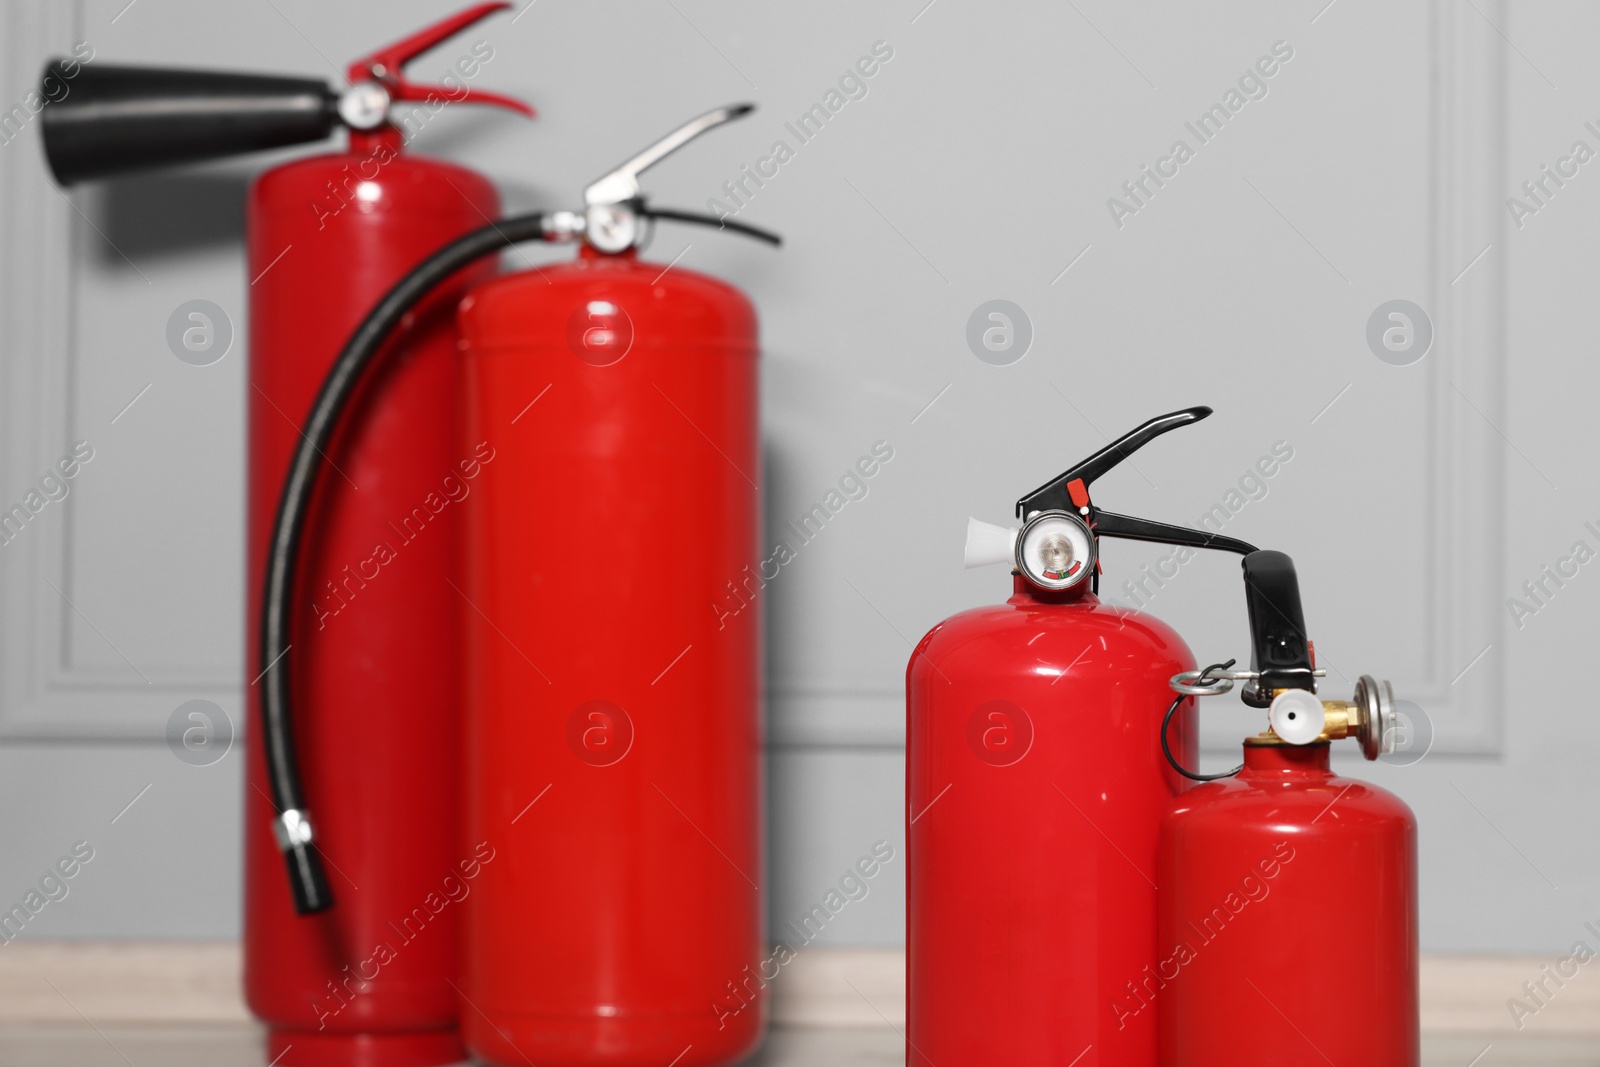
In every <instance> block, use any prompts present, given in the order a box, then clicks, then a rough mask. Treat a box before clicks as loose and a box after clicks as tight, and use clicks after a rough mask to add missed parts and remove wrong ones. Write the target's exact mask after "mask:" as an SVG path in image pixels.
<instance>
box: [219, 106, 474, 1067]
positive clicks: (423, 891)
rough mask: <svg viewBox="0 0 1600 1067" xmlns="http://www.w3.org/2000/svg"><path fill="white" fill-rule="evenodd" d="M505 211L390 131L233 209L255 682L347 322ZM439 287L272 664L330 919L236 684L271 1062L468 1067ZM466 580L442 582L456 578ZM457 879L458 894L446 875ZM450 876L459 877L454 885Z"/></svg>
mask: <svg viewBox="0 0 1600 1067" xmlns="http://www.w3.org/2000/svg"><path fill="white" fill-rule="evenodd" d="M498 213H499V202H498V197H497V196H496V194H495V191H494V189H493V187H492V186H491V185H490V184H489V183H488V181H487V180H485V179H484V178H482V177H480V176H479V175H477V174H475V173H473V172H472V171H469V170H465V169H463V168H461V167H457V166H453V165H450V164H447V163H443V162H439V161H436V160H430V159H425V158H420V157H415V156H409V155H404V154H400V153H399V152H398V139H397V138H396V137H395V136H394V135H393V134H392V133H388V134H376V135H371V136H365V137H361V136H357V137H356V139H355V140H354V141H353V143H352V148H351V150H350V151H348V152H343V153H336V154H333V155H325V156H319V157H316V158H312V159H306V160H301V161H297V162H293V163H289V164H286V165H284V166H281V167H278V168H276V169H274V170H271V171H268V172H267V173H265V174H263V175H262V176H261V177H260V179H258V180H257V181H256V183H255V185H254V187H253V188H252V190H251V192H250V206H249V215H248V226H249V276H250V278H251V279H253V281H252V287H251V291H250V394H249V420H250V424H249V430H250V459H249V465H250V492H249V515H248V530H249V586H248V588H249V620H250V625H249V644H248V654H247V657H246V661H247V664H248V669H247V673H248V677H249V678H257V677H258V676H259V675H260V673H261V671H262V669H263V668H264V667H265V666H266V664H263V663H261V662H259V655H258V647H257V643H258V641H259V630H258V625H257V615H258V613H259V611H260V607H261V604H260V590H261V581H262V571H263V567H264V563H265V554H266V549H267V543H268V539H269V537H270V533H271V529H272V523H273V519H274V517H275V514H276V511H277V507H278V498H279V494H280V492H281V489H282V482H283V476H284V472H285V471H286V469H287V468H288V465H289V460H290V456H291V454H292V452H293V450H294V448H295V446H296V445H297V444H298V443H299V441H300V432H299V429H298V427H299V425H300V422H301V420H302V419H303V418H304V417H305V415H306V413H307V412H308V411H309V409H310V407H311V403H312V399H313V397H314V396H315V395H316V392H317V389H318V387H319V386H320V385H321V383H322V380H323V377H324V376H325V375H326V373H327V371H328V369H329V367H330V366H331V365H332V363H333V361H334V359H335V358H336V356H337V355H338V353H339V351H340V349H341V348H342V347H343V345H344V343H345V341H346V340H347V339H348V338H349V336H350V334H351V332H352V331H353V330H354V329H355V327H356V325H357V324H358V323H359V322H360V321H361V319H362V318H363V317H364V316H365V315H366V313H367V311H368V310H369V309H370V308H371V307H372V305H373V304H374V303H376V302H377V300H378V299H379V298H380V297H381V296H382V295H383V294H384V293H385V292H386V291H388V289H389V288H390V287H391V286H392V285H394V283H395V282H397V281H398V280H399V279H400V278H401V277H402V276H403V275H404V274H405V273H406V272H407V271H409V270H410V269H411V268H412V267H414V266H416V264H417V263H418V262H420V261H421V260H422V259H424V258H425V257H426V256H427V255H428V254H430V253H432V252H434V251H436V250H437V249H438V248H439V247H440V246H441V245H443V244H445V243H446V242H447V241H449V240H450V239H452V238H455V237H458V236H460V235H461V234H463V233H465V232H466V231H468V230H472V229H476V228H478V227H479V226H482V225H483V224H484V219H485V218H494V217H496V216H497V215H498ZM492 269H493V268H492V265H488V264H485V265H484V266H482V267H481V268H478V269H476V270H474V271H472V272H470V277H463V278H458V279H455V280H453V281H452V283H451V284H449V285H447V286H444V287H442V288H441V290H440V291H439V292H438V293H436V294H435V295H434V296H433V297H432V298H431V299H430V301H429V302H428V303H427V304H426V305H424V306H423V307H421V308H419V310H418V312H417V314H416V315H415V316H414V317H413V319H412V322H411V326H410V328H409V329H407V330H404V331H402V332H401V334H400V335H399V336H398V337H397V338H396V340H395V341H393V342H391V344H392V345H394V346H395V348H394V350H392V351H390V352H388V353H386V354H385V355H384V356H382V357H380V358H381V368H380V369H377V370H375V371H374V374H373V376H372V381H371V382H370V383H368V384H367V385H366V386H365V387H364V393H363V395H362V396H361V397H360V398H359V400H358V401H357V402H356V404H355V405H354V407H353V409H352V411H351V412H350V414H349V417H348V419H347V420H346V425H347V426H349V427H350V429H349V430H348V431H347V432H346V433H345V435H344V437H343V438H342V439H340V440H338V441H337V443H336V446H335V447H334V448H333V449H331V450H330V451H329V453H328V461H329V463H328V466H327V467H326V468H325V469H324V471H323V475H322V479H321V482H320V485H319V489H318V498H317V499H316V501H315V502H314V504H313V508H312V512H311V518H310V523H309V525H308V529H307V535H306V540H305V549H304V555H303V557H302V560H301V564H300V568H301V569H300V576H301V581H300V584H299V587H298V592H297V601H296V602H297V604H298V605H299V606H300V611H301V614H300V615H299V616H298V617H297V618H295V619H294V620H293V622H292V627H293V628H292V630H291V635H290V636H291V641H290V647H289V651H288V653H287V655H288V656H291V657H293V662H292V666H293V676H292V683H293V685H294V687H295V688H294V701H295V703H294V712H295V720H294V729H295V733H296V742H297V748H298V751H299V754H300V758H301V767H302V772H303V777H304V785H305V793H306V797H307V804H308V810H309V812H310V814H311V817H312V819H313V821H314V825H315V828H316V845H317V847H318V849H319V850H320V851H321V852H322V853H323V855H324V856H325V857H326V860H327V865H328V877H329V880H330V884H331V887H332V890H333V893H334V899H335V906H334V908H333V909H332V910H331V911H328V912H324V913H322V914H319V915H315V916H311V917H304V918H302V917H299V916H297V915H296V914H295V911H294V907H293V904H292V903H291V900H290V896H289V887H288V883H287V879H286V877H285V874H284V865H283V860H282V858H281V856H280V854H279V852H278V848H277V845H276V843H275V842H274V840H273V837H272V822H273V819H274V817H275V815H276V812H275V810H274V808H273V805H272V801H271V792H270V789H269V787H268V781H267V776H266V768H265V761H264V759H263V756H262V751H261V743H260V742H261V724H260V721H259V711H258V708H257V705H256V703H255V702H256V701H258V700H259V697H258V696H256V695H255V694H257V693H259V692H260V690H259V688H256V689H252V690H250V692H251V694H252V696H251V716H250V722H249V734H248V737H249V744H248V749H247V751H248V759H249V769H248V774H247V778H248V785H247V786H246V790H245V930H244V948H245V993H246V997H247V999H248V1001H249V1004H250V1007H251V1009H252V1010H253V1011H254V1012H255V1013H256V1014H257V1015H258V1016H260V1017H261V1018H262V1019H263V1020H264V1021H265V1022H266V1023H267V1025H268V1027H269V1034H268V1049H267V1058H268V1059H270V1060H273V1062H275V1063H277V1064H278V1065H279V1067H296V1065H322V1064H340V1065H373V1067H379V1065H382V1067H410V1065H417V1067H421V1065H425V1064H440V1063H451V1062H455V1061H456V1060H458V1059H460V1058H461V1057H462V1048H461V1045H460V1040H459V1037H458V1035H457V1032H456V1029H455V1024H456V1016H457V1010H456V993H455V990H454V989H452V988H451V985H450V983H451V981H452V980H453V979H454V978H455V976H456V959H457V939H458V933H457V923H458V916H459V913H460V911H461V908H460V905H459V904H458V903H456V902H455V900H454V898H455V897H457V896H459V895H460V890H457V889H454V888H452V887H453V886H456V885H464V886H467V887H469V888H470V882H467V881H465V879H464V876H463V867H462V865H463V864H464V863H470V862H472V860H473V857H472V856H471V853H470V850H463V847H462V844H461V841H460V836H459V833H460V822H459V820H460V803H459V799H458V796H459V790H460V786H459V781H460V770H459V765H458V757H459V740H458V736H459V731H460V726H459V721H458V717H457V715H456V709H457V708H458V707H459V693H458V686H459V683H460V677H459V673H460V672H459V669H458V663H459V657H458V652H457V649H458V643H459V635H458V632H457V627H458V621H459V615H460V611H461V610H462V607H463V605H462V602H461V597H460V594H459V593H458V592H456V590H454V589H453V588H451V584H450V583H451V582H452V581H458V579H457V577H456V574H457V571H456V568H457V565H458V564H457V559H458V554H459V549H458V539H459V529H460V526H461V515H460V512H461V510H462V509H461V507H460V506H459V504H458V503H456V502H455V500H456V499H457V498H459V496H460V495H461V493H462V492H465V491H466V489H467V488H470V482H469V480H468V479H467V478H466V477H465V476H464V474H463V472H462V470H461V468H460V466H459V464H460V463H461V461H462V460H463V459H467V458H470V457H469V456H463V455H462V454H461V453H460V440H459V433H458V431H459V416H458V406H457V398H458V396H459V393H460V388H459V374H458V367H457V365H456V354H455V324H454V305H455V303H456V301H457V300H459V298H460V295H461V293H462V292H463V291H464V289H465V287H466V285H467V284H468V283H469V281H470V280H471V279H472V278H478V277H484V276H487V274H488V273H490V272H492ZM458 584H459V583H458ZM452 876H453V878H452ZM447 879H452V880H451V881H450V882H449V883H448V884H447V882H446V880H447Z"/></svg>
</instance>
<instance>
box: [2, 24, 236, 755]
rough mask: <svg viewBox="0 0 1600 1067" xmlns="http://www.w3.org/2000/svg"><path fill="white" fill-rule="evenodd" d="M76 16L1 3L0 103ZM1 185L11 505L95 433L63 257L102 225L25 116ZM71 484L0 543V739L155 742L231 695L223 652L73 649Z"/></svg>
mask: <svg viewBox="0 0 1600 1067" xmlns="http://www.w3.org/2000/svg"><path fill="white" fill-rule="evenodd" d="M82 25H83V12H82V10H81V5H80V4H77V3H49V2H46V0H14V2H11V3H7V4H5V5H3V6H0V87H3V90H0V91H3V92H4V94H5V95H4V97H3V98H0V99H3V100H4V110H9V109H10V108H11V106H12V105H14V104H18V103H20V102H21V101H22V99H23V97H24V94H25V93H26V92H27V91H28V89H29V88H30V87H32V86H33V85H34V84H35V81H36V79H37V77H38V73H39V70H40V68H41V66H42V60H41V57H43V56H49V55H58V54H65V53H68V52H70V51H71V47H72V44H73V42H74V41H76V40H79V39H81V38H82V37H83V33H82V32H81V30H82ZM47 106H48V105H47ZM0 189H3V190H4V191H5V195H4V197H0V247H3V248H4V249H5V250H6V255H5V256H4V257H3V258H0V321H3V322H4V323H5V324H6V331H5V335H4V336H3V337H0V417H3V418H4V429H3V430H0V472H3V475H4V487H5V491H6V492H7V493H8V495H7V496H6V497H5V498H4V499H3V500H0V508H9V507H10V506H11V505H12V504H13V503H16V502H18V499H19V498H20V494H21V493H23V492H25V491H26V489H27V487H29V486H32V485H33V484H34V482H35V481H36V480H37V479H38V478H39V476H40V475H41V474H43V473H44V472H45V471H46V470H48V469H49V468H50V466H51V465H52V464H54V463H55V461H56V460H57V459H58V458H59V457H61V456H62V455H64V454H65V453H66V452H67V451H69V449H70V445H71V442H72V441H74V440H78V439H80V438H84V437H88V438H90V439H91V440H94V439H96V438H98V437H99V436H100V435H99V434H98V433H96V434H89V433H86V432H84V431H83V426H84V413H83V412H82V411H81V410H80V403H79V389H78V382H79V381H80V380H81V375H82V374H83V373H84V369H83V367H82V364H81V351H80V346H79V344H78V337H77V329H76V324H75V313H76V294H77V292H78V287H79V278H78V274H77V269H76V266H75V264H76V263H77V261H78V259H79V257H81V256H82V255H83V254H84V249H85V248H86V247H88V246H89V242H90V241H91V240H100V239H101V238H100V237H99V235H97V234H96V233H95V232H94V231H93V230H92V229H91V228H90V224H89V223H88V221H87V220H86V219H85V218H84V217H83V216H81V215H80V214H79V212H78V210H77V209H76V208H75V207H74V204H73V202H72V201H71V200H69V199H68V198H67V197H66V196H64V195H63V194H62V193H61V192H60V190H58V189H57V188H56V187H55V186H54V184H53V183H52V182H51V180H50V177H49V172H48V170H47V168H46V166H45V163H44V159H43V155H42V150H41V147H40V142H39V118H38V117H37V116H35V117H33V119H32V121H31V122H29V123H28V125H27V127H26V128H25V129H24V130H23V131H22V133H21V134H20V135H17V136H14V137H13V138H12V139H11V140H10V141H9V142H7V143H5V144H4V145H0ZM91 470H92V468H91ZM80 492H81V489H75V491H74V492H72V493H71V494H69V495H68V496H67V497H66V499H64V500H62V501H60V502H58V503H51V504H49V505H48V506H47V507H46V509H45V510H44V511H42V512H40V514H39V516H38V518H36V519H34V520H33V521H31V522H30V523H29V524H28V526H27V527H25V528H24V529H23V530H22V532H21V533H20V535H18V536H17V537H16V538H15V539H14V540H12V541H11V542H10V543H8V544H4V545H0V740H11V739H29V740H41V741H82V740H95V741H113V742H115V741H157V740H160V739H161V738H162V737H163V736H164V730H165V724H166V719H167V716H168V715H169V714H170V713H171V711H172V709H173V708H174V707H176V706H177V705H178V704H179V703H181V702H182V701H184V700H188V699H193V698H196V697H203V698H208V699H211V700H215V701H217V702H218V703H223V704H224V705H225V706H228V707H238V706H239V697H240V693H239V689H240V686H239V682H238V680H237V678H236V677H233V675H234V673H235V672H234V668H233V665H229V664H190V665H167V666H157V665H145V666H143V667H142V668H139V669H137V670H136V669H135V668H133V667H131V666H124V665H122V664H120V663H119V664H117V665H116V666H115V667H99V668H96V667H92V666H89V665H86V664H84V663H83V662H82V661H81V658H80V657H78V656H76V655H75V651H76V650H75V642H74V637H73V635H74V632H75V631H78V630H80V627H79V626H78V625H77V624H76V618H75V612H76V609H75V608H74V607H73V606H72V605H73V602H74V601H75V600H77V599H78V597H77V595H76V593H75V585H76V575H75V572H74V569H73V566H72V561H73V548H74V544H75V540H76V539H77V534H78V531H77V519H78V511H79V509H78V506H77V503H78V499H79V493H80ZM87 625H89V626H90V627H91V628H92V626H93V624H92V623H88V624H87Z"/></svg>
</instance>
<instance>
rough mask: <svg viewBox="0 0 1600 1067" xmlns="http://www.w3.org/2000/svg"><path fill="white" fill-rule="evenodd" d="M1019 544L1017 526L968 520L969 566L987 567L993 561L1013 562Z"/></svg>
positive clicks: (967, 561)
mask: <svg viewBox="0 0 1600 1067" xmlns="http://www.w3.org/2000/svg"><path fill="white" fill-rule="evenodd" d="M1016 544H1017V528H1016V527H1015V526H996V525H994V524H993V523H988V522H979V521H978V520H977V519H968V520H967V555H966V565H967V566H968V567H987V566H988V565H989V564H991V563H1013V562H1015V558H1016V557H1015V552H1016Z"/></svg>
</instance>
